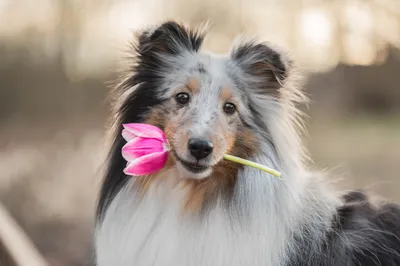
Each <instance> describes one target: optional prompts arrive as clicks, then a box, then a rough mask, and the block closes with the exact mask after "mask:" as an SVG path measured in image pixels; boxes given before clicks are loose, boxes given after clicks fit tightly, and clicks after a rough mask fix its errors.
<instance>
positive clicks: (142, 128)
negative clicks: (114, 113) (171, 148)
mask: <svg viewBox="0 0 400 266" xmlns="http://www.w3.org/2000/svg"><path fill="white" fill-rule="evenodd" d="M122 126H123V127H124V128H125V129H126V130H127V131H128V132H129V133H131V134H133V135H135V136H137V137H141V138H152V139H159V140H161V141H163V142H165V141H166V137H165V134H164V132H163V131H162V130H161V129H159V128H158V127H156V126H153V125H149V124H142V123H130V124H123V125H122Z"/></svg>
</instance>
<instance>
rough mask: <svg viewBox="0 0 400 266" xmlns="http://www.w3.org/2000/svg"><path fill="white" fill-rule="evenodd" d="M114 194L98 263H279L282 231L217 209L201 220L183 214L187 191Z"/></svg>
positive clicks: (98, 239) (103, 265)
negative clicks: (137, 195) (242, 220)
mask: <svg viewBox="0 0 400 266" xmlns="http://www.w3.org/2000/svg"><path fill="white" fill-rule="evenodd" d="M131 192H132V191H131V190H129V189H128V190H123V191H121V192H120V193H119V195H118V196H117V197H116V198H115V200H114V201H113V203H112V204H111V206H110V207H109V209H108V210H107V213H106V216H105V218H104V221H103V223H102V225H101V227H100V228H98V232H97V236H96V250H97V266H109V265H119V266H133V265H135V266H149V265H155V266H157V265H174V266H187V265H193V266H197V265H199V266H200V265H201V266H207V265H209V266H215V265H230V266H235V265H238V266H239V265H280V263H278V261H279V254H278V253H279V250H280V248H282V243H283V242H280V239H282V238H284V237H283V235H279V234H280V231H281V230H280V229H279V228H277V227H274V226H269V225H268V222H267V221H264V222H262V223H261V222H260V223H254V224H253V225H252V226H249V225H248V224H247V225H246V224H241V223H240V222H238V221H237V220H235V219H234V218H232V217H231V216H230V215H229V213H228V212H226V211H224V209H223V208H219V207H216V208H215V209H213V210H211V211H210V213H208V214H207V216H206V217H203V219H202V220H200V219H196V218H193V217H192V218H188V217H187V216H186V217H185V215H184V214H182V197H183V196H184V191H182V190H181V191H175V192H174V193H172V194H169V195H168V196H166V195H163V194H162V193H156V191H152V192H151V193H153V194H152V195H149V196H148V197H145V198H144V199H142V200H141V201H140V202H139V201H135V198H134V197H135V195H132V193H131Z"/></svg>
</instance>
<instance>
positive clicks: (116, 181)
mask: <svg viewBox="0 0 400 266" xmlns="http://www.w3.org/2000/svg"><path fill="white" fill-rule="evenodd" d="M205 32H206V31H203V30H201V29H200V30H196V29H191V28H189V27H187V26H185V25H183V24H180V23H177V22H174V21H167V22H165V23H163V24H159V25H158V26H156V27H153V28H150V29H148V30H144V31H141V32H140V33H139V34H138V35H137V38H136V42H135V43H134V44H133V47H132V53H133V60H132V62H131V64H130V66H129V70H128V73H127V75H126V78H123V79H122V80H121V81H120V82H119V84H118V85H117V86H116V89H115V90H114V91H113V94H112V96H113V97H114V99H115V102H114V109H115V110H114V115H115V116H114V117H113V124H112V126H111V131H110V132H111V133H110V136H111V146H110V150H109V155H108V157H107V161H106V169H105V178H104V181H103V185H102V188H101V191H100V196H99V203H98V209H97V219H96V220H97V222H96V230H95V253H96V265H97V266H111V265H113V266H150V265H155V266H157V265H171V266H172V265H173V266H200V265H201V266H219V265H221V266H243V265H252V266H259V265H260V266H261V265H263V266H264V265H271V266H280V265H282V266H283V265H312V266H317V265H327V266H328V265H335V266H350V265H363V266H366V265H400V208H399V206H398V205H396V204H394V203H390V202H379V203H375V202H372V200H371V197H370V196H369V195H368V194H367V193H365V192H363V191H361V190H354V191H347V192H343V193H340V192H339V191H336V190H335V189H334V188H333V187H332V185H331V184H330V182H328V181H327V179H326V178H325V177H324V175H323V174H322V173H315V172H312V171H310V170H308V169H307V153H306V151H305V149H304V147H303V146H302V143H301V139H300V136H301V132H302V119H301V112H300V111H299V110H298V109H297V106H298V104H300V103H304V102H305V101H306V100H307V98H306V97H305V96H304V94H303V92H302V91H301V77H300V75H299V74H298V71H296V66H295V63H294V62H293V60H291V59H290V57H289V56H288V54H286V53H284V52H283V51H281V50H280V49H278V48H276V47H274V46H272V45H270V44H267V43H263V42H260V41H257V40H256V39H250V40H247V41H246V40H240V41H239V42H238V43H237V44H236V45H234V47H233V48H232V49H231V52H229V53H228V54H227V55H213V54H210V53H204V52H202V51H200V48H201V46H202V43H203V40H204V37H205V34H206V33H205ZM125 123H148V124H151V125H154V126H157V127H159V128H160V129H162V130H163V131H164V132H165V134H166V136H167V139H168V141H169V144H170V146H171V151H170V153H169V158H168V161H167V164H166V166H165V167H164V168H163V169H162V170H161V171H159V172H157V173H156V174H152V175H149V176H143V177H131V176H127V175H125V174H124V173H123V169H124V168H125V166H126V161H125V160H124V159H123V157H122V155H121V148H122V147H123V145H124V144H125V143H126V142H125V140H124V139H123V138H122V136H121V131H122V124H125ZM225 153H228V154H232V155H235V156H239V157H241V158H245V159H249V160H252V161H255V162H258V163H261V164H264V165H267V166H270V167H273V168H275V169H277V170H279V171H281V173H282V177H283V179H284V180H279V179H277V178H275V177H273V176H271V175H269V174H266V173H264V172H262V171H260V170H258V169H254V168H251V167H247V166H243V165H240V164H236V163H233V162H230V161H226V160H223V155H224V154H225Z"/></svg>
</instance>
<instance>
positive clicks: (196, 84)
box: [186, 78, 200, 94]
mask: <svg viewBox="0 0 400 266" xmlns="http://www.w3.org/2000/svg"><path fill="white" fill-rule="evenodd" d="M186 87H187V88H188V89H189V90H190V91H191V92H192V93H193V94H196V93H198V92H199V90H200V80H199V79H198V78H191V79H189V80H188V82H187V83H186Z"/></svg>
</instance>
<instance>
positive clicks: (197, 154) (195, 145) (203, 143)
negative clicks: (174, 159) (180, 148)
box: [189, 139, 214, 160]
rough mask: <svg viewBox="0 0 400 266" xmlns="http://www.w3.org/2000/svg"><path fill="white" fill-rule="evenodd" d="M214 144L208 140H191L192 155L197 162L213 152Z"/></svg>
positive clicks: (190, 149)
mask: <svg viewBox="0 0 400 266" xmlns="http://www.w3.org/2000/svg"><path fill="white" fill-rule="evenodd" d="M213 148H214V147H213V144H212V143H211V142H209V141H207V140H202V139H190V140H189V151H190V154H191V155H192V156H193V157H194V158H196V159H197V160H201V159H204V158H206V157H207V156H208V155H210V154H211V153H212V151H213Z"/></svg>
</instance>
